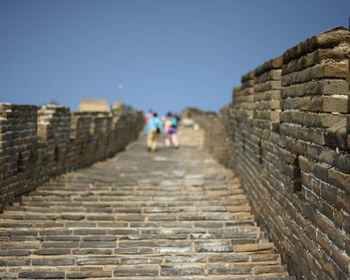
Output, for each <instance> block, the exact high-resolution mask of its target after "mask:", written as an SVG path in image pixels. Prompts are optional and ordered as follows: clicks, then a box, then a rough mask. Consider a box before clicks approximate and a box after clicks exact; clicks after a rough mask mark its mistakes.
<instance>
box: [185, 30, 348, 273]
mask: <svg viewBox="0 0 350 280" xmlns="http://www.w3.org/2000/svg"><path fill="white" fill-rule="evenodd" d="M349 58H350V32H349V31H348V30H346V29H344V28H341V27H337V28H334V29H331V30H328V31H326V32H323V33H320V34H318V35H315V36H313V37H311V38H308V39H306V40H304V41H303V42H301V43H300V44H298V45H296V46H295V47H293V48H291V49H289V50H287V51H286V52H285V53H284V54H283V55H282V56H279V57H277V58H275V59H272V60H269V61H267V62H265V63H263V64H262V65H260V66H259V67H257V68H256V69H255V70H252V71H250V72H249V73H248V74H246V75H244V76H243V77H242V79H241V81H242V84H241V85H240V86H238V87H235V88H234V89H233V102H232V103H231V104H229V105H228V106H226V107H225V108H224V109H223V110H221V112H220V113H219V114H217V115H215V114H212V113H210V114H208V113H206V112H200V111H198V110H192V111H191V110H190V109H189V110H190V111H191V113H192V116H193V118H194V119H195V121H196V122H197V123H199V124H200V125H201V126H202V128H204V129H205V130H206V133H205V136H206V139H205V147H206V148H207V149H208V150H209V151H210V152H212V153H213V154H214V155H215V156H216V157H217V158H218V160H219V161H220V162H222V163H223V164H225V165H226V166H228V167H230V168H231V169H233V170H234V171H235V173H236V174H237V175H238V176H239V177H240V179H241V183H242V185H243V187H244V189H245V190H246V192H247V195H248V197H249V200H250V203H251V205H252V209H253V210H254V212H255V214H256V216H257V220H258V222H259V223H260V225H262V226H263V227H264V228H265V229H266V230H267V231H268V232H269V235H270V238H271V239H272V240H273V241H274V243H275V244H276V246H277V248H278V249H279V251H280V252H281V253H282V255H283V259H284V262H285V263H286V264H287V265H288V267H289V269H290V271H291V273H292V274H294V275H296V276H297V279H347V276H348V275H349V273H350V272H349V270H348V269H349V264H350V258H349V255H350V237H349V236H350V219H349V218H350V207H349V205H350V196H349V194H350V145H349V144H350V114H349V113H350V109H349V108H350V106H349V104H350V103H349V96H350V94H349V73H350V71H349ZM220 133H221V134H220Z"/></svg>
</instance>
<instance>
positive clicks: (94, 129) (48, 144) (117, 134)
mask: <svg viewBox="0 0 350 280" xmlns="http://www.w3.org/2000/svg"><path fill="white" fill-rule="evenodd" d="M142 126H143V116H142V113H141V112H139V111H135V112H132V113H130V114H128V115H113V114H111V113H103V112H102V113H101V112H98V113H97V112H70V110H69V109H68V108H64V107H59V106H55V105H47V106H40V107H38V106H30V105H13V104H7V103H6V104H5V103H0V212H1V211H2V210H3V208H4V206H5V204H7V203H10V202H11V201H13V200H14V199H16V198H17V197H19V196H20V195H21V194H23V193H25V192H28V191H30V190H33V189H34V188H35V187H36V186H38V185H40V184H42V183H43V182H45V181H47V180H48V179H49V178H50V177H52V176H55V175H58V174H62V173H64V172H67V171H69V170H72V169H76V168H79V167H83V166H88V165H91V164H92V163H94V162H96V161H99V160H103V159H105V158H107V157H110V156H112V155H114V154H115V153H117V152H119V151H121V150H123V149H124V148H125V146H126V145H127V144H128V143H130V142H131V141H133V140H136V139H137V137H138V135H139V132H140V130H141V129H142Z"/></svg>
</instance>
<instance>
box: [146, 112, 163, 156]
mask: <svg viewBox="0 0 350 280" xmlns="http://www.w3.org/2000/svg"><path fill="white" fill-rule="evenodd" d="M161 133H163V123H162V121H161V120H160V119H159V118H158V115H157V113H154V114H153V117H152V118H150V119H148V121H147V123H146V126H145V134H147V150H148V151H152V152H154V151H156V149H157V136H158V134H161Z"/></svg>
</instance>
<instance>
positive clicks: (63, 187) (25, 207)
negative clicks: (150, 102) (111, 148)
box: [0, 141, 295, 280]
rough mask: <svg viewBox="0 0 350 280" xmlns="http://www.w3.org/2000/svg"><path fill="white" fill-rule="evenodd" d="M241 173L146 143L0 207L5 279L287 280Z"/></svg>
mask: <svg viewBox="0 0 350 280" xmlns="http://www.w3.org/2000/svg"><path fill="white" fill-rule="evenodd" d="M287 275H288V274H287V272H286V269H285V267H284V266H282V265H281V264H280V256H279V255H277V254H275V253H274V246H273V244H272V243H270V242H269V241H268V240H267V239H266V238H265V235H264V233H263V232H262V231H261V230H260V229H259V227H257V226H256V224H255V223H254V219H253V216H252V215H251V213H250V207H249V205H248V202H247V199H246V197H245V195H244V192H243V190H242V189H241V187H240V185H239V182H238V180H237V179H235V178H232V175H230V173H229V172H228V171H226V170H224V168H223V167H221V166H220V165H219V164H217V163H216V162H215V161H214V160H213V159H212V158H211V157H210V156H209V155H207V154H206V153H204V152H203V151H200V150H198V149H196V148H189V147H181V148H180V149H179V150H175V149H170V148H165V147H160V149H159V151H158V152H156V153H148V152H146V148H145V146H144V144H143V142H142V141H139V142H137V143H134V144H132V145H131V146H130V147H129V148H128V149H127V151H126V152H122V153H120V154H118V155H117V156H116V157H114V158H112V159H109V160H107V161H105V162H100V163H97V164H95V165H94V166H92V167H91V168H87V169H80V170H78V171H76V172H72V173H69V174H66V175H64V176H60V177H57V178H55V179H52V180H51V181H50V182H48V183H46V184H45V185H43V186H41V187H39V188H38V189H37V190H36V191H34V192H32V193H30V194H29V195H27V196H24V197H23V199H22V201H21V202H20V203H16V204H15V205H13V206H9V207H7V208H6V210H5V212H4V213H3V214H0V278H1V279H81V278H90V279H128V280H136V279H144V280H146V279H147V280H150V279H169V280H174V279H207V280H216V279H217V280H219V279H221V280H230V279H236V280H237V279H241V280H242V279H247V280H248V279H251V280H252V279H256V280H258V279H259V280H267V279H271V280H277V279H280V280H282V279H283V280H291V279H295V278H294V277H290V276H287Z"/></svg>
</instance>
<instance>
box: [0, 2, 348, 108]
mask: <svg viewBox="0 0 350 280" xmlns="http://www.w3.org/2000/svg"><path fill="white" fill-rule="evenodd" d="M349 15H350V1H349V0H341V1H337V0H330V1H325V0H309V1H305V0H293V1H286V0H0V102H10V103H15V104H35V105H40V104H45V103H48V102H49V101H50V100H52V99H55V100H57V101H58V102H59V103H60V104H61V105H63V106H67V107H70V108H71V109H73V110H75V109H77V107H78V104H79V100H80V98H99V97H102V98H105V99H107V100H109V101H110V102H113V101H115V100H122V101H123V102H124V103H127V104H130V105H132V106H133V107H135V108H138V109H142V110H147V109H149V108H152V109H154V110H155V111H157V112H159V113H161V114H164V113H165V112H166V111H168V110H171V111H180V110H182V109H183V108H184V107H186V106H192V107H197V108H201V109H204V110H214V111H217V110H219V109H220V108H221V107H222V106H224V105H226V104H227V103H229V102H230V101H231V88H232V87H233V86H236V85H239V84H240V77H241V75H243V74H245V73H246V72H248V71H250V70H252V69H254V68H255V67H257V66H258V65H260V64H261V63H263V62H264V61H266V60H268V59H271V58H273V57H276V56H278V55H280V54H282V53H283V52H284V51H285V50H286V49H287V48H290V47H292V46H294V45H295V44H297V43H298V42H300V41H301V40H304V39H305V38H307V37H309V36H312V35H315V34H317V33H319V32H322V31H324V30H326V29H329V28H331V27H334V26H337V25H343V26H348V17H349Z"/></svg>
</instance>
